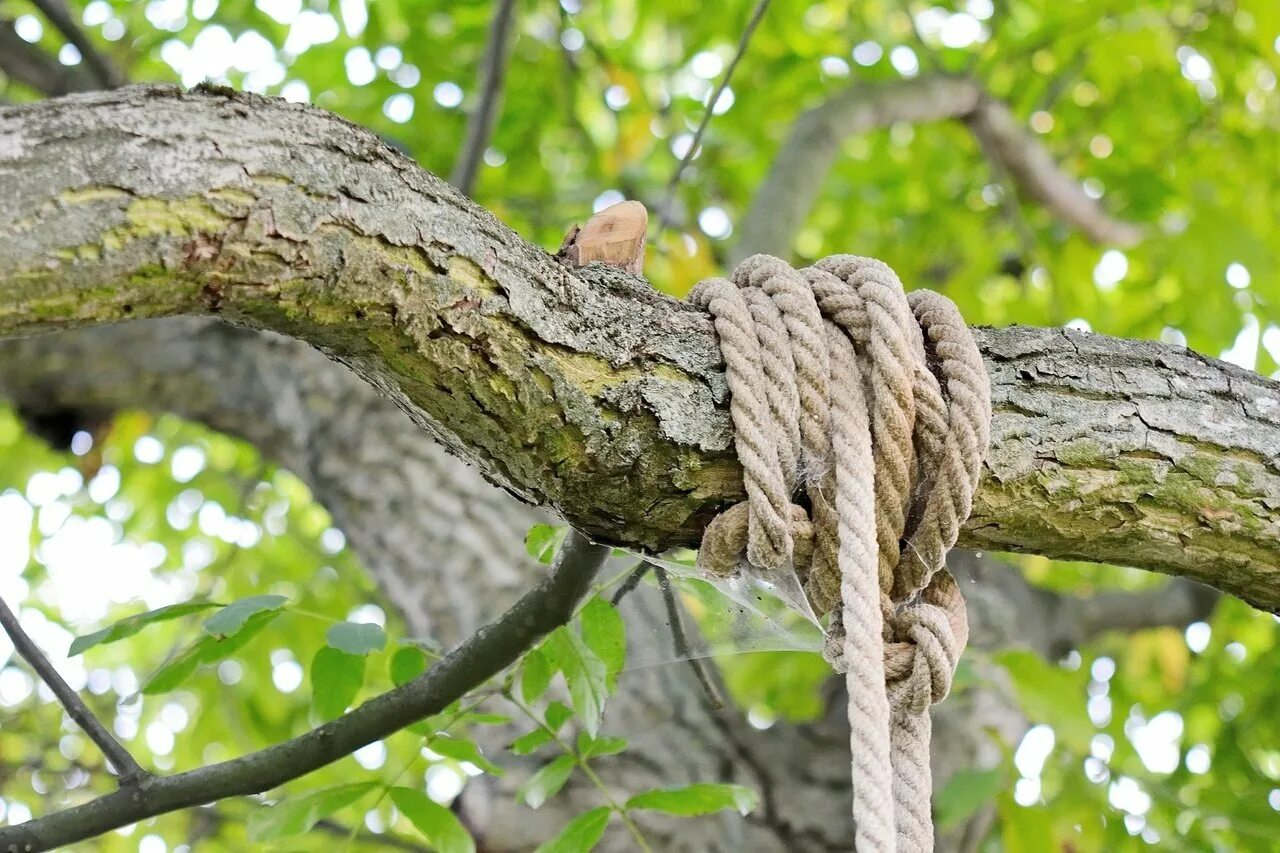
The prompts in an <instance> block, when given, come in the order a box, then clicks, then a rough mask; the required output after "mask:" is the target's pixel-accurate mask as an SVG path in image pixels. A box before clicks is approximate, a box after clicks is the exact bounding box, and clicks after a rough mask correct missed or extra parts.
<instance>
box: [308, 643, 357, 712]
mask: <svg viewBox="0 0 1280 853" xmlns="http://www.w3.org/2000/svg"><path fill="white" fill-rule="evenodd" d="M364 665H365V659H364V657H362V656H360V655H352V654H347V653H346V652H340V651H338V650H337V649H334V648H330V647H328V646H326V647H325V648H323V649H320V650H319V651H318V652H316V656H315V657H314V658H312V660H311V697H312V698H311V702H312V704H313V705H314V706H315V709H316V713H317V714H319V715H320V717H321V719H325V720H331V719H333V718H335V717H338V716H341V715H342V713H343V712H344V711H346V710H347V708H348V707H350V706H351V704H352V703H354V702H355V699H356V694H358V693H359V692H360V687H361V686H362V685H363V684H364Z"/></svg>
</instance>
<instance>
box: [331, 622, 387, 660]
mask: <svg viewBox="0 0 1280 853" xmlns="http://www.w3.org/2000/svg"><path fill="white" fill-rule="evenodd" d="M324 639H325V642H326V643H328V644H329V645H330V646H331V647H332V648H335V649H337V650H338V651H340V652H346V653H347V654H349V655H367V654H369V653H370V652H380V651H382V649H384V648H385V647H386V645H387V634H386V632H385V631H383V630H382V627H381V626H379V625H375V624H373V623H372V622H339V623H338V624H336V625H334V626H333V627H331V628H330V629H329V631H328V633H326V634H325V635H324Z"/></svg>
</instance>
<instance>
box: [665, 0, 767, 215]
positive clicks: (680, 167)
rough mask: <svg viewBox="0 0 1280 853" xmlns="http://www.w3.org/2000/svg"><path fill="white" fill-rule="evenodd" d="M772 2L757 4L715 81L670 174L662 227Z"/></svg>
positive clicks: (761, 0) (760, 1) (762, 0)
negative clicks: (723, 97) (722, 97)
mask: <svg viewBox="0 0 1280 853" xmlns="http://www.w3.org/2000/svg"><path fill="white" fill-rule="evenodd" d="M769 2H770V0H759V2H758V3H756V7H755V9H754V10H753V11H752V12H751V17H750V19H748V20H747V26H746V27H745V28H744V29H743V30H742V35H741V36H739V38H738V49H737V50H736V51H734V54H733V59H731V60H729V67H728V68H726V69H725V70H724V75H723V76H721V78H720V82H719V83H717V84H716V88H715V91H714V92H712V93H711V97H710V98H709V99H708V100H707V104H706V109H705V110H704V111H703V113H702V121H701V122H699V123H698V129H697V130H695V131H694V132H693V140H692V141H691V142H690V143H689V149H688V150H687V151H685V152H684V156H683V157H681V158H680V162H679V163H678V164H677V165H676V170H675V171H674V172H673V173H672V174H671V180H669V181H668V182H667V193H666V196H665V197H664V198H663V201H662V207H661V208H660V209H659V210H658V217H659V219H660V220H661V222H662V224H663V227H665V226H666V225H667V224H669V223H670V222H671V219H672V216H671V205H672V204H673V203H674V201H675V195H676V188H677V187H678V186H679V185H680V176H681V175H683V174H684V170H685V169H686V168H687V167H688V165H689V163H691V162H692V161H693V158H694V157H696V156H697V153H698V147H699V146H700V145H702V135H703V134H704V133H706V132H707V125H709V124H710V123H711V117H712V116H714V115H715V111H716V104H718V103H720V96H721V95H723V94H724V90H725V89H726V88H728V86H729V81H730V80H732V79H733V72H734V70H735V69H736V68H737V67H738V62H739V61H741V59H742V57H743V55H744V54H746V52H747V45H749V44H750V43H751V36H752V35H753V34H754V33H755V31H756V27H758V26H760V22H761V21H762V20H764V15H765V12H767V11H769Z"/></svg>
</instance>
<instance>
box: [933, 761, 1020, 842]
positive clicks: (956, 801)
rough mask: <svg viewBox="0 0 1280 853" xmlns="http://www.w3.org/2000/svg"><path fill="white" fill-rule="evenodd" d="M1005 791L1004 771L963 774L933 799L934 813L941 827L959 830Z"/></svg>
mask: <svg viewBox="0 0 1280 853" xmlns="http://www.w3.org/2000/svg"><path fill="white" fill-rule="evenodd" d="M1004 788H1005V774H1004V770H1003V769H1002V768H999V767H997V768H994V769H992V770H961V771H959V772H957V773H956V774H955V775H954V776H952V777H951V779H950V781H948V782H947V784H946V785H945V786H943V788H942V790H941V791H939V792H938V793H937V794H935V795H934V797H933V811H934V815H935V817H936V820H937V822H938V826H942V827H950V826H958V825H960V824H961V823H963V822H964V821H966V820H968V819H969V818H970V817H972V816H973V815H974V814H975V813H977V811H978V809H980V808H982V806H984V805H985V804H986V803H988V802H990V801H991V800H994V799H995V797H996V796H997V795H998V794H999V793H1000V792H1001V791H1002V790H1004Z"/></svg>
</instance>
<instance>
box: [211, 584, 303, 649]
mask: <svg viewBox="0 0 1280 853" xmlns="http://www.w3.org/2000/svg"><path fill="white" fill-rule="evenodd" d="M286 601H288V599H287V598H285V597H284V596H283V595H253V596H250V597H249V598H242V599H240V600H239V601H233V602H231V603H230V604H228V605H227V606H226V607H223V608H222V609H221V610H219V611H218V612H217V613H215V614H213V615H212V616H210V617H209V618H208V619H206V620H204V630H205V633H206V634H208V635H209V636H211V637H216V638H218V639H220V640H225V639H226V638H228V637H230V636H232V635H234V634H236V633H237V632H238V631H240V629H241V628H243V627H244V626H245V625H246V624H248V622H249V619H250V618H251V617H253V616H255V615H256V614H258V613H263V612H265V611H268V610H279V609H280V608H281V607H283V606H284V604H285V602H286Z"/></svg>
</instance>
